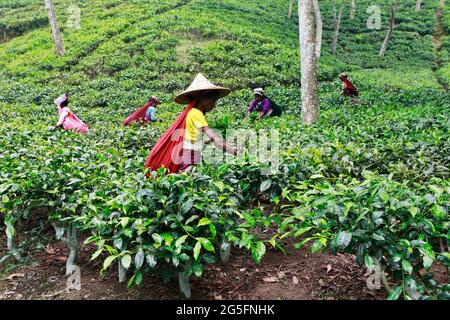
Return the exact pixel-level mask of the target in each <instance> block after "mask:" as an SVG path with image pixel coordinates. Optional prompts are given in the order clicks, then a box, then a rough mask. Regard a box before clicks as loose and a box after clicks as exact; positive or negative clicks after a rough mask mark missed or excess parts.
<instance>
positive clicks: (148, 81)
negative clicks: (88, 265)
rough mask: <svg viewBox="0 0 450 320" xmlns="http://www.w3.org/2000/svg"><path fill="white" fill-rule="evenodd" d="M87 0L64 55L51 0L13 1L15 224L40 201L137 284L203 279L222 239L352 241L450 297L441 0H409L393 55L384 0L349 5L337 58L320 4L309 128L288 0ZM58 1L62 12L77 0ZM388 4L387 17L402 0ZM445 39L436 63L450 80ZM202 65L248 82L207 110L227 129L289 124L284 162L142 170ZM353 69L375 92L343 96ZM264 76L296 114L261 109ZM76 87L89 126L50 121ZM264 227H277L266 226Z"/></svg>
mask: <svg viewBox="0 0 450 320" xmlns="http://www.w3.org/2000/svg"><path fill="white" fill-rule="evenodd" d="M74 3H75V4H77V5H79V6H80V8H81V11H82V21H81V29H79V30H77V29H75V30H71V29H67V28H66V27H65V26H62V33H63V38H64V43H65V46H66V55H65V56H64V57H56V56H55V55H54V54H53V45H52V39H51V34H50V32H49V30H48V27H47V26H46V22H45V19H44V18H45V12H44V11H43V10H42V7H43V5H42V4H41V3H40V2H37V1H31V0H30V1H29V0H26V1H19V0H14V1H10V2H8V4H2V5H0V12H1V13H0V27H1V28H2V31H3V30H7V31H6V33H4V34H5V36H6V37H5V39H4V40H3V39H2V40H0V42H2V43H0V121H1V122H2V125H1V127H0V136H1V137H2V140H1V142H0V148H1V149H0V151H1V152H0V172H1V174H0V197H1V199H2V201H1V206H0V213H1V214H2V219H3V221H4V223H5V224H6V227H7V228H6V232H7V235H8V237H13V236H14V235H15V233H17V232H20V228H21V227H22V228H26V224H27V222H28V221H30V218H31V217H33V218H39V219H41V220H42V221H50V222H52V223H57V224H58V225H62V226H64V225H69V224H75V225H76V226H77V227H78V228H79V229H80V230H82V231H84V232H85V233H88V234H89V235H90V236H89V238H88V239H87V243H93V244H95V246H96V251H95V253H94V254H93V256H92V259H93V260H94V259H102V260H103V269H102V270H103V271H105V270H107V269H108V268H110V267H111V266H112V265H114V264H117V263H118V262H119V261H120V263H121V264H122V265H123V267H125V268H126V269H127V270H128V271H129V274H130V278H129V279H128V280H129V282H128V284H129V286H132V285H134V284H137V285H139V284H141V283H142V282H143V281H144V278H145V275H146V274H147V273H149V272H152V273H157V274H160V275H161V276H162V277H163V278H165V279H167V278H168V277H169V276H171V275H174V274H176V273H177V272H180V271H187V274H188V275H194V276H198V277H200V276H201V275H202V274H203V272H204V270H205V266H206V265H207V264H211V263H216V261H217V257H218V255H219V253H220V245H221V243H222V242H223V241H226V242H228V243H231V244H232V245H234V246H235V247H238V248H245V249H246V250H248V251H249V253H250V255H251V256H252V258H253V259H254V261H256V262H257V263H259V262H261V260H262V258H263V256H264V254H265V253H266V251H267V250H269V249H268V248H269V247H274V248H277V249H280V250H282V251H284V248H283V241H284V239H287V238H291V237H292V238H293V239H294V240H295V241H296V243H297V244H296V247H301V246H303V245H304V244H305V243H311V245H312V247H311V249H312V251H313V252H320V251H322V250H329V251H331V252H333V253H337V252H349V253H353V254H355V255H356V256H357V259H358V262H359V263H360V264H361V265H362V266H363V265H365V266H367V267H370V266H372V265H373V264H374V259H378V260H379V261H380V262H381V263H382V264H383V265H384V266H385V267H386V268H387V271H388V273H389V275H390V276H391V277H392V279H393V281H394V282H395V283H396V284H395V286H394V288H393V289H392V291H391V292H390V293H389V296H388V299H398V298H401V297H402V298H406V299H407V298H416V296H419V297H421V298H426V299H431V298H445V297H447V296H448V290H449V288H448V285H446V286H445V285H441V284H438V283H436V281H435V280H434V279H433V278H432V273H431V271H430V270H431V268H432V266H433V264H434V263H436V262H439V263H443V264H445V265H447V266H448V265H449V257H448V254H446V253H442V252H441V251H440V243H443V244H444V245H445V244H447V245H448V242H449V235H450V234H449V231H448V227H449V222H448V221H449V218H448V214H449V209H450V208H449V206H450V199H449V197H450V185H449V176H450V169H449V157H448V155H449V154H450V143H449V142H450V135H449V123H450V122H449V121H450V120H449V110H450V105H449V99H448V94H447V93H446V92H444V91H443V90H442V88H441V86H440V84H439V83H438V82H437V81H436V79H435V77H434V74H433V71H432V64H431V60H433V59H434V58H435V57H434V56H433V46H432V37H431V35H432V34H433V32H434V20H433V19H434V8H435V7H434V6H433V5H432V4H431V3H425V4H424V9H423V10H422V11H421V12H420V13H415V11H414V4H407V3H405V4H403V3H402V4H401V6H400V7H399V12H398V17H399V20H398V22H397V26H398V27H397V28H396V29H395V31H394V34H393V38H392V42H391V44H390V46H389V48H388V51H387V53H386V57H385V58H384V59H380V58H378V56H377V53H378V50H379V47H380V46H381V42H382V39H383V37H384V31H385V30H384V29H383V30H381V31H375V30H367V29H366V27H365V25H366V24H365V23H366V19H367V15H366V14H365V8H366V7H367V6H368V5H371V4H372V3H371V2H370V1H359V2H358V1H357V6H358V10H357V16H356V18H355V19H354V20H348V19H344V20H343V23H342V29H341V35H340V39H339V43H338V54H337V55H336V56H334V57H332V56H331V55H330V53H329V51H330V49H329V48H330V45H331V38H332V23H331V16H332V13H331V12H332V11H331V10H332V7H331V3H332V2H331V1H324V3H323V4H322V2H321V9H322V13H323V17H324V22H325V30H324V42H323V43H324V44H323V51H322V56H321V58H320V60H319V67H318V78H319V80H320V83H319V99H320V105H321V115H320V119H319V121H318V122H317V123H316V124H315V125H314V126H311V127H304V126H302V125H301V123H300V120H299V119H300V114H299V105H300V90H299V79H300V68H299V65H298V60H299V59H298V36H297V25H296V18H295V19H293V21H289V20H288V19H287V17H286V16H287V12H285V11H287V9H286V3H285V1H281V0H277V1H268V2H267V3H265V4H264V5H261V4H260V2H259V1H246V2H245V3H244V2H242V1H236V0H227V1H220V2H217V1H213V0H206V1H181V0H178V1H176V0H171V1H157V0H152V1H138V0H134V1H115V2H111V1H104V0H95V1H89V2H85V1H74ZM55 5H56V10H57V14H58V18H60V19H63V18H64V12H65V10H66V9H67V8H66V6H67V4H66V3H63V2H62V1H55ZM381 6H382V15H383V19H384V20H386V17H387V15H388V10H387V8H388V2H386V1H384V2H383V3H382V4H381ZM38 8H39V9H38ZM346 10H348V8H347V9H346ZM37 12H40V13H39V14H37ZM3 13H6V14H3ZM344 14H345V15H346V16H347V15H348V12H347V11H345V12H344ZM19 18H20V19H19ZM444 21H447V22H448V14H445V16H444ZM63 22H64V21H63V20H62V22H61V25H63V24H64V23H63ZM446 26H448V23H447V24H446ZM443 41H444V45H443V49H442V50H441V53H440V55H441V57H440V60H441V61H442V68H440V69H439V70H438V71H437V72H438V74H441V78H443V79H445V78H446V77H445V72H446V70H447V69H446V68H445V65H446V64H447V60H448V59H447V56H448V52H447V51H448V45H447V44H448V37H444V39H443ZM446 59H447V60H446ZM198 71H201V72H203V73H205V75H207V76H208V77H209V78H211V79H212V80H213V81H214V82H217V83H220V84H222V85H225V86H229V87H231V88H232V89H233V93H232V94H231V95H230V96H228V97H226V98H225V99H223V100H221V101H219V103H218V106H217V107H216V108H215V110H214V112H212V113H211V114H208V116H207V117H208V121H209V123H210V125H211V127H213V128H216V129H217V130H218V131H220V132H221V133H222V135H224V134H225V132H226V130H227V129H237V128H244V129H245V128H247V129H249V128H251V129H257V130H267V129H278V130H279V133H280V140H281V146H280V151H279V156H280V170H279V172H278V174H276V175H273V176H265V175H262V174H261V169H262V168H264V167H265V165H266V164H261V163H256V162H255V161H253V160H254V159H252V158H251V157H249V156H248V154H247V153H245V152H244V155H243V156H242V157H240V158H237V159H235V160H234V161H232V162H231V163H230V164H222V163H219V164H217V163H210V164H205V165H203V166H200V167H198V168H196V170H195V172H194V173H192V174H189V175H186V174H179V175H169V176H165V175H163V173H162V172H158V173H155V174H152V176H151V178H150V179H144V172H143V163H144V159H145V157H146V156H147V155H148V152H149V150H150V149H151V148H152V146H153V145H154V143H155V142H156V140H157V139H158V138H159V136H160V135H161V134H162V133H163V132H164V130H165V129H166V128H167V126H168V125H169V124H170V123H171V121H172V120H173V119H175V118H176V116H177V115H178V114H179V112H180V111H181V107H180V106H177V105H175V104H174V103H173V102H172V98H173V95H174V93H175V92H177V91H180V90H182V89H184V87H185V86H186V85H187V84H188V83H189V82H190V80H191V79H192V76H193V74H194V73H195V72H198ZM343 71H350V77H351V79H352V80H353V81H354V82H355V84H356V86H357V87H358V89H360V92H361V94H360V97H359V99H360V104H359V105H356V106H352V105H350V104H349V103H348V102H347V101H346V100H345V99H344V98H342V97H340V96H339V90H340V83H339V81H338V80H337V79H336V76H337V75H338V74H339V73H340V72H343ZM447 78H448V77H447ZM257 86H258V87H259V86H262V87H264V88H265V91H266V92H267V94H268V96H269V97H271V98H273V99H274V100H275V101H277V103H278V104H280V105H281V106H283V109H284V110H285V112H284V114H283V116H282V117H281V118H269V119H264V120H263V121H259V120H255V119H254V118H252V117H250V118H246V117H245V115H246V109H247V106H248V104H249V102H250V101H251V99H252V90H251V89H252V88H254V87H257ZM64 91H68V92H69V93H70V95H71V108H72V109H73V111H74V112H75V113H76V114H77V115H78V116H79V117H80V118H81V119H83V120H84V121H85V122H87V123H88V125H89V127H90V132H89V133H88V134H87V135H86V136H80V135H77V134H75V133H72V132H63V131H59V130H52V129H50V128H49V126H50V125H52V124H54V123H55V122H56V121H57V120H56V119H57V113H56V107H55V106H54V105H53V104H52V101H53V99H54V98H55V97H56V96H58V95H59V94H61V93H62V92H64ZM150 95H157V96H158V97H159V98H160V101H161V104H160V108H158V117H160V118H162V119H164V120H165V121H164V123H154V124H151V125H148V126H130V127H126V128H125V127H123V126H122V121H123V119H124V118H125V117H126V116H127V115H128V114H129V113H130V112H131V111H134V110H135V109H136V108H138V107H139V106H140V105H142V104H143V103H144V102H145V101H146V100H147V98H148V97H149V96H150ZM262 204H265V207H267V205H269V206H270V207H271V209H272V210H271V211H269V212H267V210H264V211H263V210H262V208H261V207H262ZM42 212H44V215H42ZM38 213H40V214H39V215H38ZM274 227H275V228H274ZM266 228H272V229H276V230H277V231H278V232H276V234H274V235H271V236H270V237H269V238H267V235H264V233H260V232H257V230H261V229H266ZM16 229H18V231H17V230H16ZM185 266H190V267H189V270H185V269H184V268H185ZM406 288H408V290H406ZM411 290H413V291H414V292H416V296H414V297H412V296H410V295H411Z"/></svg>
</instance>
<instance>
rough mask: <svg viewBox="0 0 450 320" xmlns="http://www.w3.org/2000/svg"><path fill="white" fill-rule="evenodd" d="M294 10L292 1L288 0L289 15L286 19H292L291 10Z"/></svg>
mask: <svg viewBox="0 0 450 320" xmlns="http://www.w3.org/2000/svg"><path fill="white" fill-rule="evenodd" d="M293 9H294V0H289V13H288V18H289V19H290V18H292V10H293Z"/></svg>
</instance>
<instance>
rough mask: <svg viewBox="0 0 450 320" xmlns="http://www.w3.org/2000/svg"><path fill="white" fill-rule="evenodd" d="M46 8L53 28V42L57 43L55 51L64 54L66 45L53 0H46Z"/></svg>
mask: <svg viewBox="0 0 450 320" xmlns="http://www.w3.org/2000/svg"><path fill="white" fill-rule="evenodd" d="M44 3H45V9H46V10H47V16H48V21H49V23H50V28H51V29H52V36H53V42H54V43H55V51H56V54H57V55H60V56H62V55H64V45H63V43H62V40H61V33H60V32H59V27H58V22H57V21H56V16H55V10H54V9H53V4H52V1H51V0H44Z"/></svg>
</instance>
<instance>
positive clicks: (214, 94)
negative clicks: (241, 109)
mask: <svg viewBox="0 0 450 320" xmlns="http://www.w3.org/2000/svg"><path fill="white" fill-rule="evenodd" d="M200 97H201V98H211V99H217V98H219V91H217V90H210V91H206V92H204V93H202V94H201V95H200Z"/></svg>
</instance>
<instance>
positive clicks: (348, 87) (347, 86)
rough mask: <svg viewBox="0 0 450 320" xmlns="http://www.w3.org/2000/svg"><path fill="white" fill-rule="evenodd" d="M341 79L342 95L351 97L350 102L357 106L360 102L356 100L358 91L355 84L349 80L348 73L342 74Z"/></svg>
mask: <svg viewBox="0 0 450 320" xmlns="http://www.w3.org/2000/svg"><path fill="white" fill-rule="evenodd" d="M339 79H340V80H341V81H342V93H341V95H343V96H346V97H350V101H351V102H352V103H353V104H356V103H357V102H358V100H357V99H356V97H357V96H358V89H356V88H355V86H354V85H353V83H351V82H350V80H348V75H347V74H346V73H341V74H340V75H339Z"/></svg>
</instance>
